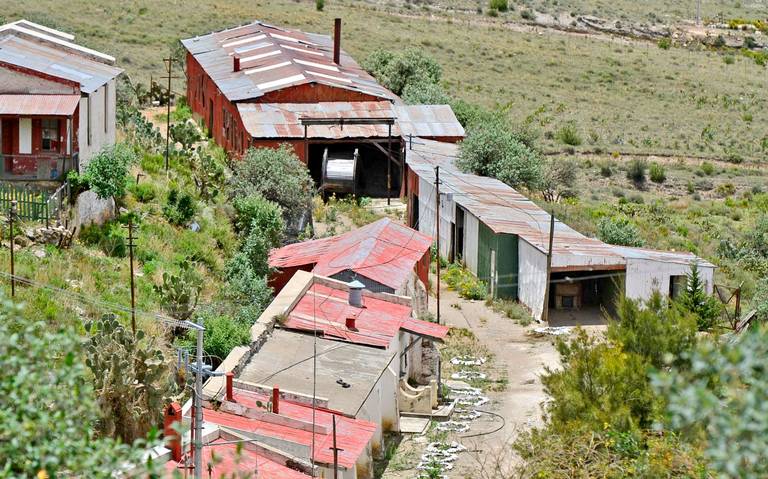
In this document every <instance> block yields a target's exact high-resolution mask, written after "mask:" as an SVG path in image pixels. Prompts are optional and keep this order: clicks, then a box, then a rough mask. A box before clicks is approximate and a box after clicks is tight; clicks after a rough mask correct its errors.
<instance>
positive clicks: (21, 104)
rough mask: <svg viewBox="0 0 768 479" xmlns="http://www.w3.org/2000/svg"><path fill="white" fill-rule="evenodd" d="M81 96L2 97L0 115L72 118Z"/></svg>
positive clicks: (0, 97)
mask: <svg viewBox="0 0 768 479" xmlns="http://www.w3.org/2000/svg"><path fill="white" fill-rule="evenodd" d="M79 103H80V95H0V115H29V116H70V115H72V114H73V113H74V112H75V109H77V105H78V104H79Z"/></svg>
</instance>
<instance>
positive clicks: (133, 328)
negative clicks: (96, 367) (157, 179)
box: [128, 220, 136, 337]
mask: <svg viewBox="0 0 768 479" xmlns="http://www.w3.org/2000/svg"><path fill="white" fill-rule="evenodd" d="M134 240H135V238H134V236H133V220H128V257H129V259H130V262H131V331H132V332H133V337H136V281H135V278H134V274H133V248H134V247H135V246H136V244H135V243H134Z"/></svg>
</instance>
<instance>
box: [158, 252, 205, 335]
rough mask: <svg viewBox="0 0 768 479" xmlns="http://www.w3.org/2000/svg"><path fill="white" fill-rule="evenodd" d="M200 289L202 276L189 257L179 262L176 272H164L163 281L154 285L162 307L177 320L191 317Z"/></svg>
mask: <svg viewBox="0 0 768 479" xmlns="http://www.w3.org/2000/svg"><path fill="white" fill-rule="evenodd" d="M202 289H203V278H202V277H201V276H200V274H199V273H198V272H197V269H195V264H194V263H193V262H192V261H190V260H189V259H185V260H184V261H182V262H181V264H180V265H179V272H178V273H170V272H168V271H166V272H164V273H163V283H162V284H160V285H156V286H155V292H156V293H157V294H158V296H159V297H160V303H161V304H162V305H163V308H164V309H165V310H166V311H168V314H170V315H171V316H172V317H174V318H175V319H178V320H179V321H185V320H187V319H189V318H191V317H192V314H193V313H194V312H195V308H196V307H197V301H198V299H199V298H200V291H201V290H202Z"/></svg>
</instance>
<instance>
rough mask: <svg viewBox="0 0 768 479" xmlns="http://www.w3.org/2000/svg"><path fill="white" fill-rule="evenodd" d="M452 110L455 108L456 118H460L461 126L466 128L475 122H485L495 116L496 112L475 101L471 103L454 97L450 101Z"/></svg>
mask: <svg viewBox="0 0 768 479" xmlns="http://www.w3.org/2000/svg"><path fill="white" fill-rule="evenodd" d="M450 105H451V110H453V113H454V115H456V119H457V120H459V123H461V126H463V127H464V128H467V127H469V126H470V125H474V124H475V123H480V122H485V121H488V120H492V119H493V118H495V116H496V114H495V112H491V111H489V110H486V109H485V108H483V107H482V106H480V105H477V104H475V103H469V102H467V101H464V100H462V99H460V98H453V99H451V102H450Z"/></svg>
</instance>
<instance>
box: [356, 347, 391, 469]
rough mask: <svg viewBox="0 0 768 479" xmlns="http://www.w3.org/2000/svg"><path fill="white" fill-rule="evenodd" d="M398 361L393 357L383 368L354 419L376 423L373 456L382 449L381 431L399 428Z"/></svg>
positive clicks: (378, 453)
mask: <svg viewBox="0 0 768 479" xmlns="http://www.w3.org/2000/svg"><path fill="white" fill-rule="evenodd" d="M399 365H400V363H399V361H398V358H397V357H395V358H394V359H393V360H392V361H391V362H390V363H389V366H388V367H387V369H385V370H384V372H383V373H382V375H381V377H380V378H379V381H378V382H377V383H376V385H375V386H374V388H373V390H372V391H371V393H370V394H369V395H368V398H367V399H366V400H365V402H364V403H363V405H362V407H361V408H360V412H358V414H357V415H356V416H355V418H356V419H364V420H366V421H370V422H372V423H374V424H376V432H375V433H374V434H373V439H371V444H372V448H373V453H374V455H375V456H380V455H381V454H382V453H383V452H384V451H383V432H384V431H399V430H400V412H399V410H398V406H397V383H398V373H399Z"/></svg>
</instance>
